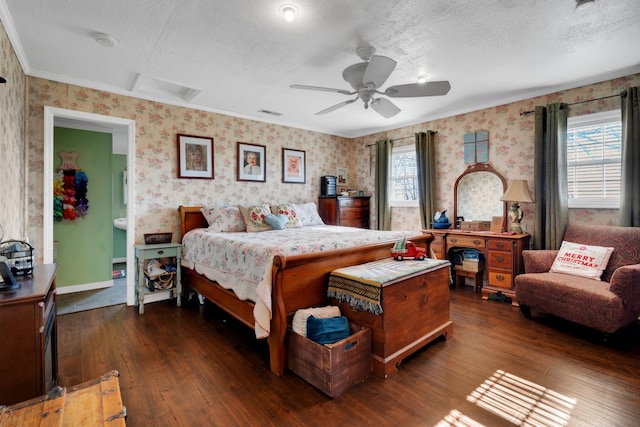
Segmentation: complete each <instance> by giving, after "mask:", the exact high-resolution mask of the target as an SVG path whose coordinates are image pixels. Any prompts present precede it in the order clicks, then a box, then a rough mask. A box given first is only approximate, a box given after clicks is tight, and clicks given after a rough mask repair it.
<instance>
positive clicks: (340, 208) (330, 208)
mask: <svg viewBox="0 0 640 427" xmlns="http://www.w3.org/2000/svg"><path fill="white" fill-rule="evenodd" d="M369 199H371V196H354V197H347V196H337V197H336V196H328V197H320V198H319V199H318V213H319V214H320V218H322V221H324V223H325V224H328V225H342V226H344V227H358V228H369Z"/></svg>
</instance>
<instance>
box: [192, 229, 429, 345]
mask: <svg viewBox="0 0 640 427" xmlns="http://www.w3.org/2000/svg"><path fill="white" fill-rule="evenodd" d="M420 234H421V233H420V231H416V230H414V231H377V230H365V229H361V228H351V227H339V226H331V225H319V226H310V227H302V228H286V229H284V230H269V231H263V232H260V233H247V232H237V233H215V232H212V231H209V230H208V229H206V228H198V229H195V230H191V231H189V232H188V233H187V234H185V236H184V237H183V239H182V266H184V267H187V268H190V269H193V270H195V271H197V272H198V273H200V274H203V275H205V276H206V277H207V278H208V279H210V280H214V281H216V282H218V283H219V284H220V286H222V287H224V288H226V289H231V290H233V292H235V294H236V295H237V296H238V298H240V299H242V300H250V301H253V302H254V303H255V307H254V310H253V315H254V318H255V332H256V337H258V338H264V337H267V336H268V335H269V330H270V320H271V307H272V305H271V269H272V264H273V258H274V256H276V255H285V256H291V255H301V254H307V253H312V252H324V251H330V250H335V249H343V248H349V247H356V246H360V245H365V244H371V243H379V242H390V247H389V248H391V246H392V243H393V242H394V241H396V240H399V239H401V238H402V237H405V236H406V237H407V238H411V237H415V236H419V235H420Z"/></svg>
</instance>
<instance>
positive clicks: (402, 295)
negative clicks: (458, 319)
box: [330, 258, 453, 379]
mask: <svg viewBox="0 0 640 427" xmlns="http://www.w3.org/2000/svg"><path fill="white" fill-rule="evenodd" d="M389 261H390V262H393V263H427V262H429V261H434V260H429V259H427V260H425V261H395V260H393V259H391V258H389ZM435 261H437V260H435ZM376 262H378V261H376ZM368 264H373V263H368ZM368 264H363V266H367V265H368ZM450 265H451V264H450V263H449V262H448V261H444V262H443V261H440V262H439V264H438V265H437V266H435V267H434V268H431V269H429V270H423V271H421V272H418V273H415V274H412V275H407V276H405V277H401V278H399V279H397V280H394V281H390V282H386V283H383V285H382V295H381V300H380V302H381V306H382V314H374V313H372V312H369V311H365V310H360V309H354V308H353V307H352V306H351V305H350V304H349V303H348V302H340V301H338V300H337V299H336V298H333V297H332V298H330V301H331V303H332V304H333V305H337V306H339V307H340V312H341V313H342V314H343V315H344V316H346V317H347V318H348V319H349V321H350V322H352V323H355V324H357V325H360V326H366V327H367V328H369V329H371V336H372V352H373V374H374V375H375V376H377V377H380V378H384V379H386V378H388V377H390V376H393V375H395V374H396V373H397V372H398V366H399V365H400V363H401V362H402V360H403V359H404V358H405V357H407V356H408V355H410V354H413V353H415V352H416V351H417V350H419V349H420V348H422V347H423V346H425V345H427V344H428V343H430V342H432V341H434V340H435V339H437V338H439V337H441V336H444V338H445V339H449V338H451V337H453V322H452V321H451V319H450V317H449V267H450ZM347 268H348V267H347ZM330 283H331V282H330Z"/></svg>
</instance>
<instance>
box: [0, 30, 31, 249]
mask: <svg viewBox="0 0 640 427" xmlns="http://www.w3.org/2000/svg"><path fill="white" fill-rule="evenodd" d="M0 76H2V77H4V78H5V79H6V81H7V82H6V83H4V84H0V144H1V145H0V147H1V151H0V153H2V167H0V183H2V203H0V227H1V228H0V240H3V239H4V240H7V239H23V238H25V237H26V236H27V235H26V234H25V229H24V228H25V215H24V210H25V197H24V194H25V191H24V189H25V186H26V185H25V184H26V183H25V175H24V126H23V124H24V111H25V107H24V105H25V101H24V82H25V76H24V73H23V72H22V68H21V66H20V63H19V62H18V58H17V56H16V54H15V52H14V51H13V48H12V47H11V43H10V42H9V38H8V37H7V34H6V33H5V30H4V26H2V23H0ZM3 230H4V233H3Z"/></svg>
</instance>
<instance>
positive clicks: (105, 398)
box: [0, 371, 127, 427]
mask: <svg viewBox="0 0 640 427" xmlns="http://www.w3.org/2000/svg"><path fill="white" fill-rule="evenodd" d="M118 375H119V374H118V371H111V372H109V373H107V374H105V375H104V376H102V377H101V378H98V379H95V380H93V381H89V382H86V383H83V384H79V385H77V386H74V387H69V388H64V387H55V388H54V389H53V390H52V391H51V392H49V394H47V395H45V396H42V397H37V398H35V399H31V400H27V401H25V402H22V403H17V404H15V405H11V406H6V407H1V408H0V426H1V427H9V426H42V427H47V426H51V427H53V426H82V427H91V426H109V427H119V426H124V425H126V424H125V417H126V416H127V410H126V408H125V407H124V405H123V404H122V397H121V396H120V384H119V381H118Z"/></svg>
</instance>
